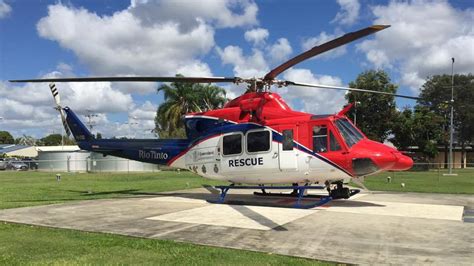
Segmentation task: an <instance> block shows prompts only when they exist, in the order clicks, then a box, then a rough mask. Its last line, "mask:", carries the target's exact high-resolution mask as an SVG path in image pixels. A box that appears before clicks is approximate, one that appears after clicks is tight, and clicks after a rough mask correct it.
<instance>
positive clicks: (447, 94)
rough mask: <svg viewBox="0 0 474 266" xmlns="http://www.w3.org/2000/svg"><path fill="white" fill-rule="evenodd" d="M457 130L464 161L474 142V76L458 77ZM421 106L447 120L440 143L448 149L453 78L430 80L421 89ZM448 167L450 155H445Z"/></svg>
mask: <svg viewBox="0 0 474 266" xmlns="http://www.w3.org/2000/svg"><path fill="white" fill-rule="evenodd" d="M454 86H455V88H454V102H453V109H454V130H455V133H456V134H455V137H456V142H457V143H458V144H459V145H461V149H462V153H463V154H462V155H463V156H462V157H461V158H464V153H465V146H466V145H467V144H469V143H472V142H473V141H474V105H473V104H472V103H473V102H474V75H472V74H468V75H454ZM420 97H421V100H419V102H418V103H419V105H421V106H425V107H427V108H428V109H429V110H430V111H432V112H434V113H435V114H437V115H439V116H440V117H442V118H443V123H442V129H443V138H442V139H441V140H440V143H442V144H444V146H445V150H448V145H449V135H450V115H451V114H450V112H451V75H436V76H433V77H430V78H428V80H427V81H426V83H425V84H423V86H422V88H421V94H420ZM444 160H445V164H447V163H448V153H445V159H444Z"/></svg>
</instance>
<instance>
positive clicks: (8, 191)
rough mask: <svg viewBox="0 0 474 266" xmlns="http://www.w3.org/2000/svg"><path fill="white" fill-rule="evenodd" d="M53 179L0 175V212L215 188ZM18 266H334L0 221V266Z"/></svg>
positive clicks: (144, 176)
mask: <svg viewBox="0 0 474 266" xmlns="http://www.w3.org/2000/svg"><path fill="white" fill-rule="evenodd" d="M55 174H56V173H43V172H5V171H2V172H0V209H5V208H15V207H24V206H34V205H44V204H51V203H60V202H66V201H73V200H88V199H99V198H116V197H129V196H137V195H140V194H146V193H154V192H155V193H156V192H163V191H171V190H179V189H186V188H195V187H200V186H201V185H202V184H211V185H214V184H218V183H217V182H214V181H212V180H207V179H203V178H202V177H198V176H196V175H194V174H192V173H189V172H181V173H177V172H170V171H166V172H157V173H131V174H127V173H123V174H121V173H113V174H112V173H97V174H67V173H62V178H61V181H60V182H57V181H56V178H55ZM209 237H212V236H209ZM17 264H60V265H63V264H161V265H164V264H165V265H223V264H224V265H290V264H291V265H334V264H333V263H326V262H320V261H316V260H308V259H302V258H294V257H288V256H280V255H274V254H266V253H259V252H251V251H243V250H232V249H226V248H217V247H206V246H199V245H194V244H187V243H179V242H174V241H166V240H154V239H141V238H134V237H127V236H119V235H111V234H101V233H87V232H81V231H74V230H64V229H53V228H45V227H38V226H29V225H19V224H11V223H4V222H0V265H17Z"/></svg>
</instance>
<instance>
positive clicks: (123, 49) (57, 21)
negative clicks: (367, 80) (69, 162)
mask: <svg viewBox="0 0 474 266" xmlns="http://www.w3.org/2000/svg"><path fill="white" fill-rule="evenodd" d="M372 24H389V25H391V27H390V28H388V29H386V30H383V31H381V32H378V33H376V34H374V35H371V36H369V37H366V38H363V39H360V40H358V41H355V42H353V43H351V44H348V45H345V46H343V47H340V48H337V49H335V50H333V51H331V52H327V53H325V54H322V55H320V56H317V57H315V58H313V59H310V60H307V61H305V62H302V63H300V64H298V65H296V66H294V67H293V68H291V69H289V70H287V71H286V72H284V73H282V74H280V76H279V77H278V78H279V79H286V80H291V81H299V82H306V83H317V84H324V85H339V86H347V84H348V83H349V82H351V81H353V80H355V79H356V77H357V75H358V74H359V73H361V72H363V71H366V70H371V69H383V70H385V71H387V72H388V73H389V74H390V77H391V78H392V82H393V83H395V84H397V85H398V86H399V88H398V93H399V94H407V95H418V94H419V90H420V87H421V85H422V84H423V83H424V82H425V80H426V78H427V77H429V76H433V75H436V74H445V73H446V74H450V73H451V58H452V57H454V58H455V59H456V61H455V64H454V71H455V73H472V72H474V1H471V0H456V1H454V0H453V1H428V0H418V1H375V0H337V1H322V0H314V1H310V0H293V1H291V0H264V1H251V0H200V1H193V0H129V1H126V0H81V1H79V0H69V1H57V0H54V1H50V0H37V1H31V0H0V130H7V131H9V132H10V133H12V135H13V136H14V137H20V136H23V135H27V136H33V137H36V138H41V137H44V136H46V135H48V134H52V133H61V132H63V129H62V124H61V122H60V117H59V115H58V113H57V111H56V110H54V109H53V107H54V101H53V98H52V96H51V94H50V91H49V88H48V84H46V83H44V84H18V83H16V84H13V83H9V82H8V80H10V79H25V78H42V77H85V76H111V75H126V76H139V75H146V76H174V75H175V74H177V73H180V74H183V75H185V76H226V77H231V76H238V77H243V78H249V77H262V76H263V75H264V74H265V73H267V72H268V71H270V70H271V69H272V68H274V67H276V66H278V65H279V64H281V63H283V62H285V61H286V60H288V59H290V58H291V57H294V56H296V55H298V54H299V53H302V52H304V51H306V50H308V49H310V48H311V47H313V46H315V45H318V44H321V43H323V42H325V41H329V40H330V39H332V38H336V37H338V36H341V35H343V34H344V33H347V32H351V31H356V30H358V29H361V28H364V27H367V26H370V25H372ZM57 87H58V88H59V91H60V95H61V103H62V105H63V106H69V107H70V108H71V109H72V110H74V111H75V112H76V113H77V114H79V115H80V116H81V118H82V119H83V121H87V119H86V118H85V115H87V114H94V115H95V116H94V117H93V123H94V124H95V126H94V129H93V132H94V133H96V132H100V133H101V134H102V135H104V136H106V137H111V136H128V137H134V138H151V137H154V136H153V133H152V132H151V130H152V129H153V128H154V117H155V113H156V109H157V107H158V106H159V104H160V103H161V102H162V101H163V95H161V94H158V93H157V92H156V89H157V88H158V87H159V84H157V83H110V82H101V83H58V84H57ZM225 88H226V89H227V91H228V94H227V95H228V97H230V98H233V97H237V96H238V95H240V94H241V93H243V92H244V91H245V88H244V87H243V86H236V85H232V84H230V85H226V86H225ZM273 91H274V92H276V93H279V94H280V95H281V96H282V97H283V98H284V99H285V100H286V101H287V102H288V104H289V105H290V106H291V107H292V108H293V109H296V110H301V111H306V112H310V113H315V114H321V113H335V112H337V111H339V110H340V109H342V107H343V105H344V104H345V103H346V101H345V99H344V92H342V91H333V90H324V89H312V88H296V87H287V88H273ZM413 104H415V103H414V102H413V101H410V100H404V99H397V106H398V108H403V107H405V106H410V105H413Z"/></svg>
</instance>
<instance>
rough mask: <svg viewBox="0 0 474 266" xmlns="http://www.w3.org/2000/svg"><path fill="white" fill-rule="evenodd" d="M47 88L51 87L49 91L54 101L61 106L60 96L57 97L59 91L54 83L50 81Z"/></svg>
mask: <svg viewBox="0 0 474 266" xmlns="http://www.w3.org/2000/svg"><path fill="white" fill-rule="evenodd" d="M49 88H50V89H51V93H52V94H53V97H54V102H56V105H57V106H61V98H60V97H59V91H58V88H56V84H54V83H50V84H49Z"/></svg>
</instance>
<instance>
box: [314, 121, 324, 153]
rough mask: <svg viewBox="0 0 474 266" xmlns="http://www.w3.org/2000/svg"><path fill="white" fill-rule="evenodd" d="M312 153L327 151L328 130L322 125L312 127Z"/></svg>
mask: <svg viewBox="0 0 474 266" xmlns="http://www.w3.org/2000/svg"><path fill="white" fill-rule="evenodd" d="M313 151H314V152H327V151H328V128H327V127H326V126H324V125H321V126H314V127H313Z"/></svg>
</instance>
